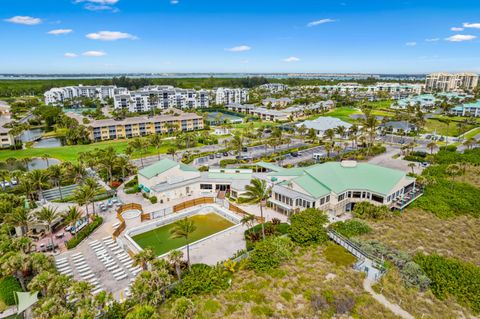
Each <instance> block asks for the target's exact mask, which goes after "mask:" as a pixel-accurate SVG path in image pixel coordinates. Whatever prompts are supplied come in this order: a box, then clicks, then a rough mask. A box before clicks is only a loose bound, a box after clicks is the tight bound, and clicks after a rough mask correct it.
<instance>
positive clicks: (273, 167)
mask: <svg viewBox="0 0 480 319" xmlns="http://www.w3.org/2000/svg"><path fill="white" fill-rule="evenodd" d="M255 165H257V166H260V167H263V168H266V169H269V170H271V171H274V172H278V171H281V170H284V168H283V167H280V166H278V165H275V164H272V163H266V162H258V163H255Z"/></svg>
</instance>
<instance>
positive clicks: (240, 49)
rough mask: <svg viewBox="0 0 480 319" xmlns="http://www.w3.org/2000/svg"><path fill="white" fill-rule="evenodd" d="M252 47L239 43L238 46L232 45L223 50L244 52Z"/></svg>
mask: <svg viewBox="0 0 480 319" xmlns="http://www.w3.org/2000/svg"><path fill="white" fill-rule="evenodd" d="M251 49H252V48H251V47H249V46H248V45H239V46H236V47H232V48H226V49H225V51H229V52H245V51H250V50H251Z"/></svg>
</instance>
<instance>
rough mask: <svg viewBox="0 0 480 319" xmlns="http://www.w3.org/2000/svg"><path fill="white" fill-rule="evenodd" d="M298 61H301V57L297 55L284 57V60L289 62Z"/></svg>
mask: <svg viewBox="0 0 480 319" xmlns="http://www.w3.org/2000/svg"><path fill="white" fill-rule="evenodd" d="M298 61H300V59H299V58H297V57H295V56H291V57H288V58H286V59H283V62H289V63H290V62H298Z"/></svg>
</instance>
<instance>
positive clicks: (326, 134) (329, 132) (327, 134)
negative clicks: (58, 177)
mask: <svg viewBox="0 0 480 319" xmlns="http://www.w3.org/2000/svg"><path fill="white" fill-rule="evenodd" d="M323 136H324V137H325V138H328V139H329V140H330V141H333V138H334V137H335V131H334V130H333V129H331V128H329V129H328V130H325V132H324V133H323Z"/></svg>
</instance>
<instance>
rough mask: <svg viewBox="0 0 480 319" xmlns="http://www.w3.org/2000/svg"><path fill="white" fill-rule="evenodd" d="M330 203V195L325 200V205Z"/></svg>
mask: <svg viewBox="0 0 480 319" xmlns="http://www.w3.org/2000/svg"><path fill="white" fill-rule="evenodd" d="M329 201H330V195H328V196H327V198H326V199H325V203H328V202H329Z"/></svg>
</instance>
